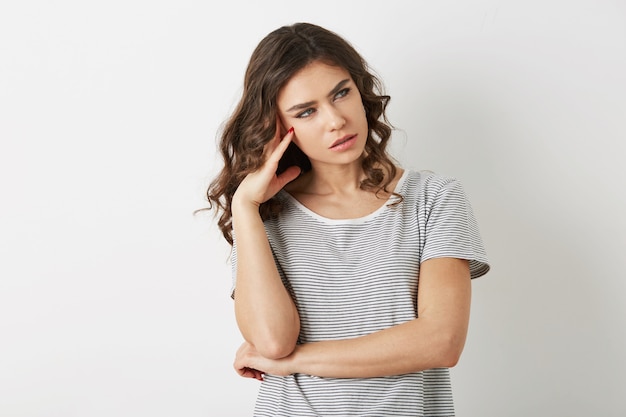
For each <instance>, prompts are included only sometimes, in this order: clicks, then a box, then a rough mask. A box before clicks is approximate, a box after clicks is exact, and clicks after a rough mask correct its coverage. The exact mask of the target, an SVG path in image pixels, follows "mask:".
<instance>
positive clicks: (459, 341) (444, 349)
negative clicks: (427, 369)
mask: <svg viewBox="0 0 626 417" xmlns="http://www.w3.org/2000/svg"><path fill="white" fill-rule="evenodd" d="M464 345H465V338H464V337H459V336H458V335H454V334H453V335H449V336H448V337H444V338H442V341H441V345H440V347H439V355H437V362H438V363H437V367H438V368H454V367H455V366H456V365H457V364H458V363H459V360H460V359H461V354H462V353H463V347H464Z"/></svg>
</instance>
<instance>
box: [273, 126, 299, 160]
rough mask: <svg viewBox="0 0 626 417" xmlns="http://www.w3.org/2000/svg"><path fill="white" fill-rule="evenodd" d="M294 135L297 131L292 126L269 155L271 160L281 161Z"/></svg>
mask: <svg viewBox="0 0 626 417" xmlns="http://www.w3.org/2000/svg"><path fill="white" fill-rule="evenodd" d="M294 135H295V132H294V129H293V127H292V128H290V129H289V131H288V132H287V134H286V135H285V136H284V137H283V139H282V140H281V141H280V143H278V144H277V145H276V147H275V148H274V149H273V150H272V151H271V152H272V153H271V154H270V156H269V160H271V161H273V162H276V163H277V162H278V161H280V158H282V157H283V154H284V153H285V151H286V150H287V148H288V147H289V144H290V143H291V141H292V139H293V137H294Z"/></svg>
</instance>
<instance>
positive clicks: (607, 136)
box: [0, 0, 626, 417]
mask: <svg viewBox="0 0 626 417" xmlns="http://www.w3.org/2000/svg"><path fill="white" fill-rule="evenodd" d="M296 21H310V22H313V23H318V24H321V25H324V26H326V27H328V28H329V29H332V30H335V31H337V32H338V33H340V34H342V35H344V36H345V37H346V38H347V39H348V40H350V41H351V42H352V43H353V44H354V45H355V46H356V47H357V49H358V50H359V51H360V52H361V53H362V54H363V55H364V56H365V58H366V59H367V60H368V61H369V62H370V64H371V66H372V68H373V69H374V70H375V71H376V72H377V73H378V74H379V75H381V77H382V78H383V79H384V81H385V84H386V87H387V91H388V93H389V94H390V95H391V96H392V101H391V105H390V108H389V116H390V118H391V121H392V123H393V124H394V125H395V126H396V127H397V128H398V130H397V131H396V133H395V135H394V144H393V152H394V153H395V154H396V156H397V157H398V159H400V161H401V162H402V163H403V164H404V165H405V166H406V167H408V168H415V169H431V170H434V171H437V172H439V173H442V174H446V175H453V176H456V177H457V178H459V179H460V180H461V181H462V182H463V184H464V185H465V188H466V190H467V192H468V194H469V196H470V199H471V201H472V203H473V206H474V210H475V212H476V216H477V218H478V221H479V224H480V227H481V230H482V234H483V237H484V241H485V244H486V247H487V250H488V254H489V256H490V260H491V264H492V271H491V272H490V273H489V274H488V275H487V276H486V277H484V278H480V279H479V280H476V281H474V283H473V286H474V287H473V288H474V298H473V310H472V317H471V325H470V335H469V339H468V342H467V345H466V349H465V352H464V354H463V357H462V359H461V363H460V364H459V365H458V366H457V367H456V368H454V369H453V372H452V377H453V385H454V390H455V401H456V408H457V413H458V415H459V416H461V417H474V416H476V417H478V416H480V417H491V416H493V417H496V416H498V417H501V416H528V415H533V416H600V415H601V416H624V415H626V400H625V398H624V397H625V394H626V361H625V360H624V357H623V355H624V352H625V351H626V332H625V330H624V329H625V328H626V307H625V305H626V303H624V297H625V296H624V294H625V293H626V280H625V278H626V277H625V275H626V273H625V270H626V260H625V259H626V256H624V249H625V248H626V238H625V236H626V223H625V220H624V215H625V213H626V202H625V194H626V193H625V187H624V183H625V181H626V172H625V169H624V162H623V161H624V157H625V156H626V152H625V151H624V141H625V140H626V124H625V121H626V81H625V80H626V78H625V75H624V74H626V3H624V2H623V1H619V0H615V1H602V0H579V1H565V0H562V1H555V0H526V1H495V0H484V1H475V0H465V1H463V0H457V1H437V2H434V1H429V2H426V1H386V2H380V1H369V0H359V1H343V2H339V1H316V2H286V1H284V2H283V1H270V0H265V1H262V2H252V1H250V2H241V1H228V2H223V3H222V2H220V3H217V2H208V1H191V0H177V1H147V0H143V1H142V0H123V1H121V0H114V1H107V2H95V1H67V0H60V1H4V2H2V4H1V6H0V140H1V147H0V201H1V204H0V257H1V260H0V416H3V417H57V416H58V417H72V416H80V417H99V416H116V417H121V416H133V417H136V416H150V417H161V416H185V417H195V416H247V415H251V410H252V407H253V403H254V397H255V393H256V389H257V387H258V385H257V382H256V381H252V380H246V379H241V378H239V377H237V376H236V375H235V373H234V371H232V369H231V363H232V359H233V356H234V352H235V350H236V348H237V347H238V345H239V343H240V336H239V334H238V331H237V329H236V326H235V323H234V320H233V313H232V302H231V300H230V299H229V297H228V294H229V288H230V267H229V264H228V260H227V257H228V247H227V245H226V243H225V242H224V241H223V240H222V238H221V236H220V234H219V231H218V230H217V228H216V227H215V225H214V221H213V219H212V218H211V217H210V216H209V215H206V214H204V215H200V216H195V217H194V216H193V215H192V213H193V211H194V210H195V209H198V208H201V207H205V206H206V201H205V199H204V192H205V187H206V185H207V184H208V181H209V180H210V178H211V177H212V176H213V175H214V174H215V173H216V172H217V169H218V168H219V159H218V157H217V155H216V152H215V150H216V145H215V143H216V135H217V132H218V130H219V127H220V123H222V121H223V120H224V119H225V118H226V117H227V115H228V114H229V112H230V111H231V110H232V108H233V106H234V104H235V103H236V101H237V99H238V96H239V93H240V91H241V90H240V85H241V81H242V78H243V72H244V69H245V65H246V63H247V60H248V58H249V56H250V53H251V52H252V49H253V48H254V46H255V45H256V44H257V42H258V41H259V40H260V39H261V38H262V37H263V36H265V34H267V33H268V32H270V31H271V30H273V29H275V28H276V27H278V26H281V25H283V24H290V23H293V22H296Z"/></svg>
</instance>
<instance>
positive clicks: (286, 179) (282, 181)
mask: <svg viewBox="0 0 626 417" xmlns="http://www.w3.org/2000/svg"><path fill="white" fill-rule="evenodd" d="M300 172H302V169H300V167H299V166H292V167H289V168H287V169H286V170H285V171H284V172H283V173H282V174H280V175H279V176H278V177H277V179H278V184H279V186H280V188H283V187H284V186H285V185H287V184H288V183H290V182H291V181H293V180H295V179H296V178H298V176H299V175H300Z"/></svg>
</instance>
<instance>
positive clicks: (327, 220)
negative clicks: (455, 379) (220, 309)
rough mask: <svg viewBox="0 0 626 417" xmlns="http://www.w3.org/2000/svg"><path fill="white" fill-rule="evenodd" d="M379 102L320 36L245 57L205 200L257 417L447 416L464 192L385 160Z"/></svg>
mask: <svg viewBox="0 0 626 417" xmlns="http://www.w3.org/2000/svg"><path fill="white" fill-rule="evenodd" d="M388 100H389V97H388V96H386V95H384V94H383V93H382V89H381V83H380V82H379V80H378V79H377V78H376V77H375V76H373V75H372V73H371V72H370V71H369V70H368V67H367V64H366V63H365V61H364V60H363V58H362V57H361V56H360V55H359V54H358V53H357V52H356V51H355V49H354V48H353V47H352V46H351V45H350V44H349V43H348V42H346V41H345V40H344V39H342V38H341V37H339V36H338V35H336V34H335V33H333V32H330V31H328V30H326V29H324V28H321V27H319V26H316V25H312V24H307V23H298V24H294V25H292V26H285V27H281V28H279V29H277V30H275V31H273V32H272V33H270V34H269V35H267V36H266V37H265V38H264V39H263V40H262V41H261V42H260V43H259V45H258V46H257V48H256V49H255V51H254V52H253V54H252V57H251V59H250V62H249V65H248V68H247V71H246V74H245V80H244V90H243V95H242V98H241V101H240V103H239V105H238V107H237V108H236V110H235V111H234V114H233V115H232V117H231V118H230V119H229V120H228V122H227V124H226V125H225V128H224V130H223V132H222V136H221V152H222V156H223V158H224V167H223V170H222V171H221V173H220V174H219V176H218V177H217V178H216V179H215V180H214V181H213V183H212V184H211V185H210V187H209V190H208V193H207V194H208V198H209V201H210V202H211V204H212V206H213V207H214V208H216V209H218V210H219V211H220V213H221V216H220V218H219V222H218V224H219V226H220V228H221V230H222V233H223V234H224V237H225V238H226V240H227V241H228V242H229V243H231V244H232V245H233V256H232V260H233V278H234V286H233V293H232V296H233V298H234V304H235V315H236V319H237V324H238V326H239V329H240V331H241V333H242V335H243V337H244V339H245V342H244V343H243V345H242V346H241V347H240V349H239V350H238V352H237V354H236V358H235V363H234V366H235V369H236V371H237V372H238V373H239V374H240V375H241V376H243V377H249V378H256V379H258V380H261V381H262V383H261V386H260V391H259V395H258V398H257V402H256V408H255V414H254V415H255V416H290V417H294V416H348V415H351V416H397V415H403V416H424V415H438V416H444V415H445V416H448V415H454V408H453V403H452V395H451V388H450V378H449V372H448V368H449V367H452V366H454V365H455V364H456V363H457V361H458V360H459V357H460V355H461V352H462V350H463V345H464V343H465V338H466V333H467V327H468V321H469V311H470V292H471V291H470V286H471V285H470V278H475V277H479V276H481V275H483V274H485V273H486V272H487V271H488V270H489V266H488V264H487V259H486V256H485V251H484V249H483V245H482V242H481V239H480V235H479V232H478V229H477V226H476V222H475V219H474V216H473V214H472V210H471V207H470V205H469V203H468V201H467V199H466V197H465V195H464V193H463V189H462V187H461V185H460V184H459V183H458V182H457V181H455V180H454V179H452V178H446V177H442V176H438V175H435V174H432V173H426V172H417V171H410V170H403V169H402V168H401V167H399V166H398V165H397V163H396V162H395V161H394V160H393V159H392V158H391V157H390V156H389V155H388V154H387V151H386V147H387V144H388V141H389V139H390V136H391V127H390V126H389V124H388V122H387V118H386V116H385V107H386V105H387V102H388Z"/></svg>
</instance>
